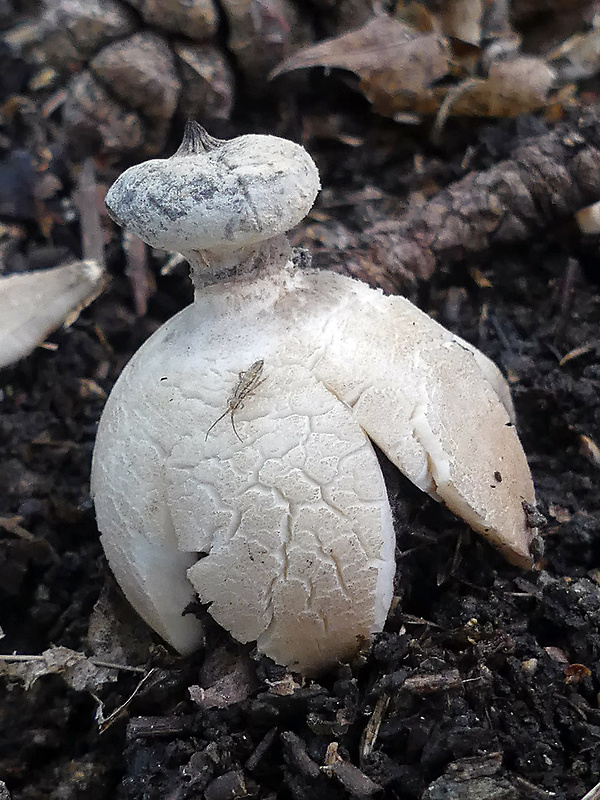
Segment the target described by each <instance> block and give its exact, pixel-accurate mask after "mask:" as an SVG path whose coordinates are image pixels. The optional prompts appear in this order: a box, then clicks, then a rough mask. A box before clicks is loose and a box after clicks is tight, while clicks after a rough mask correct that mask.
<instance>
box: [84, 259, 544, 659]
mask: <svg viewBox="0 0 600 800" xmlns="http://www.w3.org/2000/svg"><path fill="white" fill-rule="evenodd" d="M259 359H262V360H264V367H263V371H262V374H261V379H262V381H263V382H262V383H261V384H260V385H258V386H257V388H256V389H255V391H254V392H253V393H251V394H250V396H248V397H247V398H246V399H245V401H244V406H243V408H239V409H238V410H236V411H235V412H234V421H235V426H236V429H237V431H238V432H239V435H240V438H241V441H240V440H239V439H238V438H237V437H236V434H235V432H234V430H233V427H232V424H231V419H230V416H229V415H226V416H225V417H224V418H223V419H222V420H220V422H218V424H217V425H216V426H215V427H214V428H213V429H212V430H211V431H210V433H209V434H208V436H207V431H208V430H209V428H210V426H211V425H212V424H213V423H214V422H215V420H216V419H217V418H218V417H219V416H220V415H221V414H223V412H224V411H225V410H226V409H227V403H228V400H229V399H230V398H231V397H232V395H233V393H234V391H235V388H236V386H237V384H238V380H239V373H240V372H242V371H245V370H248V369H249V367H250V366H251V365H252V364H254V363H255V362H256V361H257V360H259ZM500 398H502V399H500ZM511 411H512V407H511V406H510V398H509V395H508V390H507V388H506V384H505V383H504V381H503V379H502V377H501V376H500V373H499V372H498V370H497V368H496V367H495V366H494V365H493V364H492V363H491V362H490V361H488V359H486V358H485V357H484V356H483V355H482V354H480V353H478V352H477V351H475V350H474V348H473V347H472V346H470V345H467V344H466V343H465V342H463V341H462V340H461V339H458V337H456V336H453V335H452V334H451V333H449V332H448V331H446V330H445V329H444V328H443V327H441V326H440V325H438V324H437V323H436V322H434V321H433V320H431V319H430V318H429V317H427V316H426V315H425V314H423V313H422V312H420V311H419V310H418V309H416V308H415V307H414V306H413V305H412V304H410V303H409V302H408V301H407V300H405V299H403V298H400V297H385V296H384V295H383V294H382V293H381V292H379V291H377V290H373V289H370V288H369V287H367V286H366V285H364V284H361V283H359V282H357V281H354V280H352V279H350V278H347V277H344V276H341V275H337V274H332V273H322V272H318V271H295V270H294V269H293V268H292V267H291V265H289V264H288V265H287V267H286V268H285V269H283V270H281V271H280V272H278V273H276V274H274V275H273V274H271V275H269V276H267V277H264V278H256V277H255V278H249V279H247V280H246V279H241V280H240V279H239V278H238V279H237V280H236V281H235V282H234V281H231V282H229V283H221V284H217V285H215V286H210V287H207V288H205V289H204V290H203V291H202V293H200V294H199V295H198V297H197V299H196V301H195V302H194V303H193V304H192V305H191V306H189V307H188V308H186V309H184V310H183V311H182V312H181V313H180V314H178V315H177V316H176V317H174V318H173V319H171V320H170V321H169V322H167V323H166V324H165V325H164V326H163V327H162V328H161V329H160V330H158V331H157V332H156V333H155V334H154V335H153V336H152V337H151V338H150V339H149V340H148V341H147V342H146V344H145V345H144V346H143V347H142V348H141V349H140V350H139V351H138V353H136V355H135V356H134V357H133V358H132V360H131V361H130V363H129V364H128V365H127V367H126V368H125V370H124V371H123V373H122V375H121V377H120V378H119V381H118V382H117V384H116V386H115V388H114V390H113V392H112V394H111V396H110V398H109V400H108V402H107V405H106V409H105V411H104V414H103V417H102V420H101V424H100V428H99V431H98V437H97V442H96V449H95V452H94V462H93V472H92V490H93V494H94V498H95V505H96V512H97V517H98V524H99V528H100V530H101V532H102V543H103V545H104V548H105V551H106V554H107V557H108V560H109V562H110V565H111V567H112V569H113V571H114V573H115V575H116V577H117V579H118V581H119V583H120V584H121V586H122V588H123V589H124V591H125V593H126V595H127V596H128V598H129V599H130V601H131V602H132V604H133V605H134V606H135V607H136V608H137V610H138V612H139V613H140V614H141V615H142V616H143V617H144V619H145V620H146V621H147V622H148V623H149V624H150V625H151V626H152V627H153V628H154V629H155V630H156V631H157V632H158V633H159V634H160V635H161V636H163V637H164V638H165V639H166V640H167V641H169V642H170V643H171V644H172V645H174V646H175V647H176V648H177V649H178V650H180V651H181V652H184V653H185V652H189V651H191V650H193V649H194V648H195V647H197V646H198V645H199V642H200V640H201V634H202V632H201V627H200V623H199V622H197V620H196V619H195V618H193V617H192V616H190V615H188V616H182V615H181V613H182V610H183V608H184V607H185V606H186V604H187V603H189V602H191V601H192V600H193V599H194V594H195V592H197V594H198V595H199V598H200V600H201V602H202V603H206V604H210V606H209V611H210V613H211V614H212V616H213V617H214V618H215V619H216V620H217V621H218V622H219V623H220V624H221V625H222V626H223V627H225V628H226V629H227V630H229V631H230V632H231V634H232V635H233V636H234V637H235V638H236V639H238V640H240V641H242V642H247V641H253V640H256V641H257V642H258V647H259V649H260V650H261V651H263V652H264V653H266V654H267V655H269V656H270V657H272V658H273V659H274V660H275V661H277V662H279V663H282V664H285V665H287V666H288V667H290V668H292V669H296V670H299V671H301V672H304V673H309V674H310V673H314V672H317V671H319V670H320V669H322V668H326V667H329V666H331V665H332V664H334V663H335V662H336V661H338V660H340V659H345V658H348V657H350V656H351V655H352V654H353V653H354V652H356V650H357V649H358V647H359V646H360V644H361V641H362V640H363V639H364V638H365V637H368V635H369V633H370V632H373V631H376V630H381V628H382V627H383V625H384V623H385V619H386V615H387V611H388V608H389V604H390V601H391V597H392V581H393V574H394V543H395V540H394V531H393V526H392V519H391V511H390V508H389V504H388V500H387V496H386V492H385V487H384V484H383V478H382V474H381V470H380V468H379V465H378V462H377V459H376V457H375V454H374V451H373V448H372V446H371V443H370V441H369V439H371V440H373V441H374V442H376V443H377V444H378V445H379V447H381V449H382V450H383V451H384V452H385V453H386V455H387V456H388V458H390V459H391V460H392V461H393V462H394V463H395V464H397V466H398V467H399V468H400V469H401V471H402V472H403V473H404V474H405V475H407V476H408V477H409V478H410V479H411V480H412V481H413V482H414V483H415V484H416V485H417V486H419V487H421V488H422V489H423V490H424V491H427V492H428V493H430V494H431V495H432V496H434V497H436V498H437V499H439V500H442V501H443V502H444V503H446V504H447V505H448V506H449V507H450V508H451V509H452V510H454V511H455V512H456V513H457V514H459V515H460V516H462V517H463V518H464V519H465V520H466V521H467V522H469V524H471V525H472V526H473V527H474V528H476V529H477V530H480V531H482V532H484V533H485V534H486V535H487V536H489V537H490V538H491V539H492V540H493V541H494V542H495V543H496V544H497V545H498V546H499V547H500V548H501V549H502V550H503V551H504V552H505V554H506V555H507V557H509V558H510V559H511V560H512V561H514V562H516V563H520V564H522V565H526V564H529V563H530V561H531V559H530V555H529V544H530V540H531V538H532V534H531V531H529V529H528V528H527V526H526V520H525V514H524V512H523V509H522V505H521V503H522V500H526V501H528V502H530V503H533V502H534V493H533V486H532V483H531V477H530V474H529V469H528V467H527V463H526V460H525V456H524V454H523V451H522V449H521V446H520V443H519V440H518V438H517V435H516V432H515V429H514V427H513V426H512V423H511V420H510V414H511Z"/></svg>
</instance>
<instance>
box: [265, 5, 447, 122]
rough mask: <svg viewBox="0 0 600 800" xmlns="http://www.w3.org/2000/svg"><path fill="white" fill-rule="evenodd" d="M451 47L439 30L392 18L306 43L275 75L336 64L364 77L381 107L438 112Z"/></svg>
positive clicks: (364, 86)
mask: <svg viewBox="0 0 600 800" xmlns="http://www.w3.org/2000/svg"><path fill="white" fill-rule="evenodd" d="M450 57H451V54H450V50H449V47H448V44H447V42H446V40H445V39H444V38H443V37H441V36H440V35H439V34H437V33H421V32H419V31H417V30H415V28H413V27H411V26H410V25H408V24H406V23H405V22H402V21H400V20H398V19H393V18H392V17H388V16H385V15H384V16H378V17H375V18H374V19H372V20H370V21H369V22H368V23H367V24H366V25H364V26H363V27H362V28H358V29H357V30H354V31H351V32H350V33H346V34H344V35H342V36H338V37H337V38H335V39H327V40H325V41H323V42H320V43H319V44H316V45H311V46H309V47H303V48H302V49H301V50H299V51H297V52H296V53H294V55H293V56H291V57H290V58H288V59H286V60H285V61H283V62H282V63H281V64H280V65H279V66H278V67H277V68H276V69H275V70H273V72H272V73H271V78H274V77H277V76H278V75H283V74H285V73H287V72H291V71H292V70H296V69H307V68H309V67H337V68H338V69H345V70H349V71H350V72H354V73H355V74H356V75H358V76H359V77H360V78H361V90H362V91H363V92H364V94H365V95H366V97H367V98H368V99H369V100H370V101H371V102H373V104H374V105H375V108H376V110H377V111H382V113H390V112H389V110H388V109H391V110H392V112H393V113H395V112H396V111H401V110H404V109H410V110H411V111H416V112H417V113H423V112H429V113H431V112H432V111H434V110H435V109H436V108H437V106H438V105H439V101H435V100H433V95H432V90H431V87H432V85H433V84H434V83H435V82H436V81H439V80H440V79H441V78H444V77H445V76H446V75H448V74H449V71H450Z"/></svg>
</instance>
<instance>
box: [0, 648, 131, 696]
mask: <svg viewBox="0 0 600 800" xmlns="http://www.w3.org/2000/svg"><path fill="white" fill-rule="evenodd" d="M0 675H4V676H5V677H7V678H9V679H12V680H17V681H21V682H22V683H23V684H24V686H25V689H26V690H29V689H31V687H32V686H33V684H34V683H35V682H36V681H37V680H38V679H39V678H41V677H43V676H44V675H62V677H63V679H64V681H65V683H67V684H68V685H69V686H70V687H71V688H72V689H75V691H77V692H82V691H84V690H86V689H87V690H88V691H92V692H95V691H97V690H98V688H99V687H101V686H103V685H104V684H105V683H107V682H109V681H111V682H112V681H115V680H116V679H117V673H116V670H115V669H114V668H109V667H104V666H98V665H97V664H95V663H94V662H93V661H92V660H91V659H89V658H87V657H86V656H85V655H83V653H78V652H76V651H75V650H70V649H69V648H68V647H50V648H49V649H48V650H44V652H43V653H42V654H41V655H39V656H24V655H12V656H11V655H6V656H0Z"/></svg>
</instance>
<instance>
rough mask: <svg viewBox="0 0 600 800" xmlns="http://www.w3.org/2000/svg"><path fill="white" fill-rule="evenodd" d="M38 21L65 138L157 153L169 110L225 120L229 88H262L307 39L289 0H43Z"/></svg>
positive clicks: (119, 151)
mask: <svg viewBox="0 0 600 800" xmlns="http://www.w3.org/2000/svg"><path fill="white" fill-rule="evenodd" d="M220 9H221V10H220ZM221 13H223V14H224V15H225V17H226V19H225V20H221V18H220V14H221ZM222 22H225V23H226V25H223V24H222ZM40 23H41V25H40V28H41V31H42V36H41V46H40V49H41V57H42V58H43V59H44V60H46V61H47V62H48V63H50V64H51V65H52V66H53V67H54V68H55V69H56V70H57V71H58V72H59V73H60V75H61V78H62V79H63V80H64V81H65V89H66V99H65V102H64V105H63V114H64V121H65V123H66V128H67V135H68V137H69V139H70V141H72V142H74V143H77V145H78V146H79V147H83V148H84V149H85V150H86V151H87V152H90V151H91V152H94V153H98V152H99V153H104V154H108V155H119V156H121V155H124V154H127V153H135V154H136V155H138V156H149V155H153V154H156V153H158V152H159V151H160V150H161V149H162V148H163V146H164V144H165V140H166V137H167V135H168V132H169V128H170V124H171V121H172V119H173V118H174V116H175V115H180V116H181V117H193V118H196V119H198V120H201V121H202V122H203V123H204V124H208V125H210V123H211V122H214V121H215V120H221V121H222V120H227V119H229V117H230V115H231V112H232V108H233V105H234V101H235V97H236V91H237V92H239V91H244V92H246V93H248V94H250V95H251V96H256V95H258V94H261V93H264V91H265V89H266V86H267V76H268V74H269V72H270V71H271V70H272V69H273V67H274V66H275V65H276V64H278V63H279V62H280V61H281V60H282V59H283V58H285V57H286V56H287V55H288V54H289V53H290V52H292V51H293V50H294V49H296V48H297V47H300V46H301V45H303V44H306V43H308V42H310V41H312V39H313V35H312V30H311V27H310V25H309V24H308V23H307V22H306V21H304V20H303V19H302V17H301V15H300V13H299V11H298V8H297V7H296V6H294V4H293V3H292V0H222V2H221V4H220V6H217V4H216V2H215V0H126V1H125V0H122V1H121V0H46V4H45V8H44V10H43V11H42V13H41V17H40ZM225 27H226V28H227V30H228V31H229V39H228V42H227V43H225V42H224V40H223V38H222V36H221V35H220V31H222V30H223V29H224V28H225ZM228 51H229V52H228ZM235 66H237V70H238V73H239V75H238V77H239V79H240V81H241V83H240V82H239V81H238V85H236V75H237V74H238V73H236V72H235V71H234V70H235Z"/></svg>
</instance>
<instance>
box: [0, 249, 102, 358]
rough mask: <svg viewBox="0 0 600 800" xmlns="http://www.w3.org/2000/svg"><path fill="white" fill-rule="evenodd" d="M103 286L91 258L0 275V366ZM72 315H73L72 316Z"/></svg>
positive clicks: (28, 347) (25, 352)
mask: <svg viewBox="0 0 600 800" xmlns="http://www.w3.org/2000/svg"><path fill="white" fill-rule="evenodd" d="M103 285H104V271H103V270H102V267H100V266H99V265H98V264H97V263H96V262H95V261H75V262H73V263H72V264H66V265H64V266H60V267H53V268H52V269H46V270H39V271H38V272H29V273H25V274H18V275H9V276H8V277H4V278H0V310H1V312H0V367H6V366H8V365H9V364H12V363H14V362H15V361H18V360H19V359H20V358H24V356H26V355H29V353H31V351H32V350H33V349H34V348H35V347H37V345H39V344H41V342H43V341H44V339H45V338H46V336H48V334H50V333H52V331H55V330H56V329H57V328H59V327H60V326H61V325H62V324H63V323H65V321H66V320H67V319H69V320H70V321H73V316H72V314H73V312H76V314H78V313H79V311H81V309H83V308H85V306H87V305H89V303H91V302H92V300H94V299H95V298H96V297H97V296H98V294H99V293H100V291H102V288H103ZM75 318H76V317H75Z"/></svg>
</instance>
